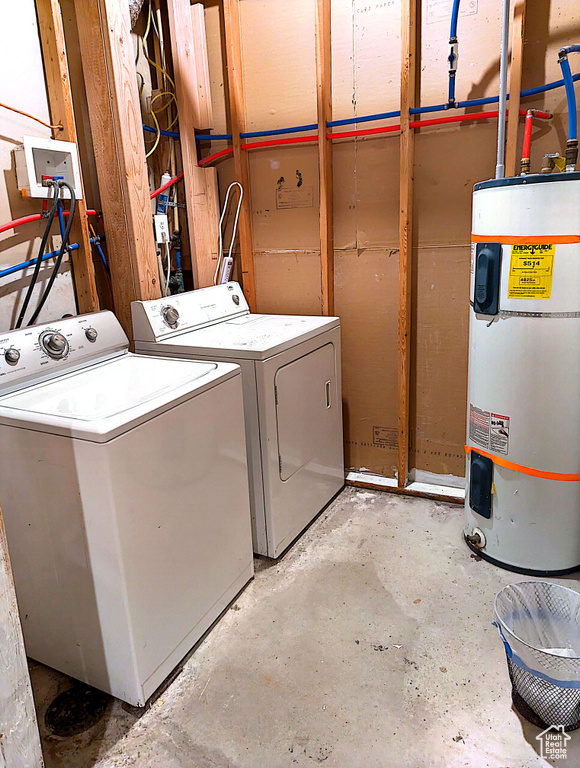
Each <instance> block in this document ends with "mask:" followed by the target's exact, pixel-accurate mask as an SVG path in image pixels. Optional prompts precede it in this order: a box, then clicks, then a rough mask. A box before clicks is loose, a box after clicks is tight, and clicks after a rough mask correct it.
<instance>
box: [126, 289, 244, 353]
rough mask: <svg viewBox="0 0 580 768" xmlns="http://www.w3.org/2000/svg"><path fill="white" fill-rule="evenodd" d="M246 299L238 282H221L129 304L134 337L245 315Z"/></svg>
mask: <svg viewBox="0 0 580 768" xmlns="http://www.w3.org/2000/svg"><path fill="white" fill-rule="evenodd" d="M249 312H250V308H249V306H248V302H247V301H246V298H245V296H244V294H243V292H242V289H241V287H240V285H239V284H238V283H233V282H230V283H224V284H223V285H215V286H212V287H210V288H200V289H198V290H197V291H189V292H188V293H178V294H176V295H175V296H167V297H166V298H163V299H153V300H152V301H134V302H133V303H132V304H131V314H132V317H133V336H134V337H135V341H159V340H160V339H164V338H167V337H168V336H171V335H173V334H176V333H183V332H184V331H192V330H194V329H196V328H205V327H206V326H208V325H214V323H219V322H222V321H223V320H230V319H231V318H233V317H239V316H240V315H247V314H249Z"/></svg>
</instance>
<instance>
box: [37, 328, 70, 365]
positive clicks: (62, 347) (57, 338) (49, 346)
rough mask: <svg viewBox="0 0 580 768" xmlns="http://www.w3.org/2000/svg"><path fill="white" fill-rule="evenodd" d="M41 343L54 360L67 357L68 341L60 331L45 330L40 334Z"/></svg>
mask: <svg viewBox="0 0 580 768" xmlns="http://www.w3.org/2000/svg"><path fill="white" fill-rule="evenodd" d="M39 343H40V346H41V347H42V348H43V349H44V351H45V352H46V354H47V355H48V356H49V357H52V358H53V359H54V360H60V359H61V358H62V357H66V356H67V354H68V351H69V345H68V341H67V340H66V337H65V336H63V334H62V333H60V332H59V331H43V332H42V333H41V334H40V339H39Z"/></svg>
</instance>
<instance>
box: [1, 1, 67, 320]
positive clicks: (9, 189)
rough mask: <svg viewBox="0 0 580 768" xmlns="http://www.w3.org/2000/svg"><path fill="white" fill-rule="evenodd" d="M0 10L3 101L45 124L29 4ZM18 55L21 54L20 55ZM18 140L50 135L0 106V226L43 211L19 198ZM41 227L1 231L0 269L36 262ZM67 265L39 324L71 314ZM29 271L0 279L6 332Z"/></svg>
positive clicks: (51, 242) (32, 9)
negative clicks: (0, 176) (30, 261)
mask: <svg viewBox="0 0 580 768" xmlns="http://www.w3.org/2000/svg"><path fill="white" fill-rule="evenodd" d="M2 12H3V17H2V22H3V23H2V28H1V31H0V67H1V68H2V71H3V72H5V73H9V74H10V76H6V77H4V78H3V86H2V101H3V102H4V103H5V104H8V105H10V106H13V107H16V108H17V109H21V110H23V111H25V112H29V113H30V114H32V115H34V116H35V117H39V118H40V119H41V120H44V121H45V122H49V113H48V102H47V97H46V87H45V82H44V71H43V65H42V54H41V48H40V40H39V38H38V29H37V23H36V12H35V6H34V0H21V1H20V2H18V3H5V4H3V7H2ZM14 30H18V34H15V33H14ZM23 51H25V52H26V55H23ZM15 62H18V66H15V65H14V63H15ZM23 136H39V137H42V138H50V137H51V132H50V130H49V129H48V128H45V127H43V126H42V125H40V124H39V123H37V122H34V121H33V120H30V119H29V118H27V117H24V116H23V115H18V114H16V113H14V112H10V111H8V110H6V109H3V108H0V169H1V172H2V178H3V183H2V184H1V185H0V224H4V223H6V222H8V221H11V220H12V219H16V218H19V217H21V216H27V215H29V214H32V213H39V212H40V211H41V209H42V201H41V200H35V199H28V200H26V199H23V198H22V197H21V196H20V193H19V191H18V188H17V185H16V173H15V170H14V160H13V155H12V150H13V149H14V148H15V147H18V146H19V145H20V144H21V143H22V138H23ZM43 229H44V226H43V224H42V223H33V224H25V225H23V226H21V227H19V228H18V229H10V230H7V231H6V232H4V233H2V234H1V235H0V270H2V269H5V268H6V267H10V266H12V265H14V264H20V263H22V262H23V261H27V260H29V259H32V258H36V256H37V253H38V248H39V246H40V239H41V236H42V232H43ZM53 232H54V235H55V237H54V238H52V237H51V238H50V240H49V248H50V250H53V249H55V248H56V247H57V245H58V244H60V238H57V233H58V227H56V226H55V227H54V228H53ZM67 261H68V257H67V260H65V262H64V267H63V269H62V271H61V273H60V274H59V276H58V278H57V279H56V281H55V285H54V288H53V290H52V292H51V294H50V297H49V299H48V300H47V302H46V304H45V306H44V308H43V309H42V312H41V313H40V316H39V320H38V321H39V322H48V321H50V320H53V319H56V318H58V317H61V316H62V315H63V314H65V313H73V314H75V313H76V305H75V299H74V291H73V284H72V279H71V272H70V268H69V266H68V264H67ZM52 265H53V261H49V262H48V261H47V262H46V267H45V268H43V271H42V281H39V284H38V285H37V286H36V288H35V291H34V294H33V299H32V301H31V304H30V307H31V310H32V308H33V307H35V306H36V301H37V299H38V297H39V295H40V293H41V291H42V290H44V286H45V285H46V280H47V279H48V277H49V275H50V271H51V268H52ZM31 273H32V269H28V270H27V272H16V273H14V274H13V275H10V276H8V277H2V278H0V330H2V331H3V330H8V329H9V328H12V326H13V325H14V322H15V321H16V318H17V315H18V311H19V308H20V305H21V302H22V300H23V298H24V293H25V292H26V289H27V287H28V283H29V276H30V274H31ZM29 315H30V313H29Z"/></svg>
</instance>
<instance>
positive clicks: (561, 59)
mask: <svg viewBox="0 0 580 768" xmlns="http://www.w3.org/2000/svg"><path fill="white" fill-rule="evenodd" d="M569 53H580V45H567V46H565V47H564V48H560V50H559V51H558V63H559V65H560V69H561V70H562V77H563V79H564V87H565V89H566V101H567V102H568V141H567V142H566V171H567V172H571V171H574V170H575V169H576V162H577V161H578V119H577V115H576V94H575V92H574V80H573V79H572V72H571V71H570V62H569V61H568V54H569Z"/></svg>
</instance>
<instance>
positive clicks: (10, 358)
mask: <svg viewBox="0 0 580 768" xmlns="http://www.w3.org/2000/svg"><path fill="white" fill-rule="evenodd" d="M4 359H5V360H6V362H7V363H8V365H16V363H17V362H18V361H19V360H20V352H19V351H18V350H17V349H14V347H10V349H7V350H6V352H4Z"/></svg>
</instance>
